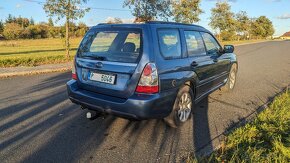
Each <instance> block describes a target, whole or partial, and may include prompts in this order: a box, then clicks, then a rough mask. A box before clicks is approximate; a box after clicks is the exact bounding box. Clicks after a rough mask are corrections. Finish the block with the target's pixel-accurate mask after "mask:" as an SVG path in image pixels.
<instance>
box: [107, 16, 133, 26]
mask: <svg viewBox="0 0 290 163" xmlns="http://www.w3.org/2000/svg"><path fill="white" fill-rule="evenodd" d="M114 19H115V18H114V17H111V16H109V17H107V19H105V22H109V21H114ZM121 20H122V22H123V23H125V24H126V23H133V22H134V20H135V19H134V18H132V19H121Z"/></svg>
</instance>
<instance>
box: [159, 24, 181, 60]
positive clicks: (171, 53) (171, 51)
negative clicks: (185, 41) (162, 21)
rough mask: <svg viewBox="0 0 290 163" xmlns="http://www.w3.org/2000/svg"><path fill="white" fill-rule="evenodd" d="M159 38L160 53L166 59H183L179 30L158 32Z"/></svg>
mask: <svg viewBox="0 0 290 163" xmlns="http://www.w3.org/2000/svg"><path fill="white" fill-rule="evenodd" d="M158 37H159V48H160V52H161V54H162V55H163V56H164V57H165V58H167V59H171V58H180V57H181V43H180V36H179V31H178V30H177V29H161V30H158Z"/></svg>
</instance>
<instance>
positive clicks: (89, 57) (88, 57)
mask: <svg viewBox="0 0 290 163" xmlns="http://www.w3.org/2000/svg"><path fill="white" fill-rule="evenodd" d="M81 57H82V58H87V59H93V60H100V61H104V60H105V59H106V57H102V56H81Z"/></svg>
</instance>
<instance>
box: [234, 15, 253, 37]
mask: <svg viewBox="0 0 290 163" xmlns="http://www.w3.org/2000/svg"><path fill="white" fill-rule="evenodd" d="M235 17H236V22H237V24H236V30H237V32H238V33H239V34H242V35H243V36H244V38H246V36H249V30H250V26H251V20H250V18H249V17H248V15H247V12H246V11H240V12H238V13H237V14H236V15H235Z"/></svg>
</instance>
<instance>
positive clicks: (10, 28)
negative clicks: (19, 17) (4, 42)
mask: <svg viewBox="0 0 290 163" xmlns="http://www.w3.org/2000/svg"><path fill="white" fill-rule="evenodd" d="M22 31H23V28H22V27H21V26H20V25H19V24H17V23H6V24H5V27H4V30H3V35H4V37H5V38H6V39H18V38H20V36H21V33H22Z"/></svg>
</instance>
